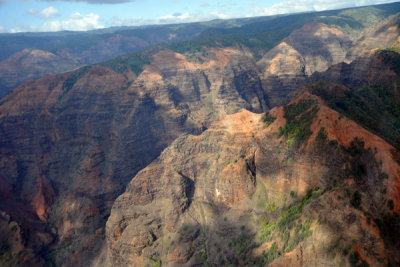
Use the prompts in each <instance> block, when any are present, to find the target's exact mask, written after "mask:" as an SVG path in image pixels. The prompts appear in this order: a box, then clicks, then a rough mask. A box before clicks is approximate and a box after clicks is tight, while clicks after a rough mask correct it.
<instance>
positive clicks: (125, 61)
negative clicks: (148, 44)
mask: <svg viewBox="0 0 400 267" xmlns="http://www.w3.org/2000/svg"><path fill="white" fill-rule="evenodd" d="M159 49H160V46H156V47H153V48H149V49H146V50H144V51H141V52H136V53H131V54H129V55H126V56H122V57H118V58H115V59H112V60H110V61H107V62H104V63H102V64H101V65H103V66H106V67H110V68H111V69H113V70H114V71H116V72H119V73H123V72H126V71H128V69H131V70H132V71H133V72H134V73H136V75H139V74H140V73H141V72H142V71H143V66H144V65H146V64H150V63H151V59H152V57H153V55H154V53H155V52H156V51H159Z"/></svg>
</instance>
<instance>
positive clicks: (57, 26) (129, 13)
mask: <svg viewBox="0 0 400 267" xmlns="http://www.w3.org/2000/svg"><path fill="white" fill-rule="evenodd" d="M389 2H396V1H390V0H389V1H386V0H343V1H332V0H325V1H324V0H264V1H261V0H236V1H233V0H216V1H211V0H186V1H184V0H0V32H21V31H34V32H38V31H39V32H40V31H61V30H78V31H84V30H92V29H99V28H104V27H111V26H121V25H135V26H136V25H147V24H165V23H182V22H192V21H205V20H211V19H216V18H221V19H224V18H238V17H249V16H262V15H274V14H284V13H293V12H304V11H321V10H327V9H336V8H343V7H353V6H363V5H370V4H379V3H389Z"/></svg>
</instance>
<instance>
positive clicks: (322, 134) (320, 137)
mask: <svg viewBox="0 0 400 267" xmlns="http://www.w3.org/2000/svg"><path fill="white" fill-rule="evenodd" d="M327 138H328V135H327V133H326V131H325V128H324V127H321V129H319V131H318V134H317V141H321V142H325V141H326V140H327Z"/></svg>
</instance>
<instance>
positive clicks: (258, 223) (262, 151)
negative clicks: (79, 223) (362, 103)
mask: <svg viewBox="0 0 400 267" xmlns="http://www.w3.org/2000/svg"><path fill="white" fill-rule="evenodd" d="M294 118H296V119H297V120H296V121H293V119H294ZM265 121H267V123H266V122H265ZM297 123H299V124H297ZM267 125H268V126H267ZM308 127H309V128H308ZM305 133H307V134H305ZM394 151H396V150H395V149H394V148H393V147H392V146H390V145H389V144H387V143H385V141H383V140H382V139H381V138H379V137H377V136H374V135H373V134H371V133H369V132H368V131H366V130H365V129H363V128H361V127H360V126H359V125H357V124H356V123H354V122H353V121H350V120H349V119H347V118H345V117H341V116H340V115H339V114H338V113H337V112H335V111H333V110H331V109H330V108H328V107H327V106H325V104H324V102H323V101H322V100H321V99H319V98H318V97H316V96H314V95H311V94H309V93H308V92H306V93H304V94H303V95H301V96H300V97H299V98H298V99H297V100H295V101H294V102H292V103H291V104H289V105H288V106H286V107H285V108H283V107H281V108H275V109H273V110H271V111H270V112H269V113H268V117H265V119H264V120H263V115H258V114H254V113H251V112H249V111H241V112H239V113H237V114H234V115H228V116H226V117H224V118H223V119H221V120H219V121H216V122H215V123H213V124H212V125H211V126H210V128H209V129H207V130H206V131H205V132H204V133H202V134H201V135H199V136H193V135H183V136H180V137H179V138H178V139H176V140H175V141H174V142H173V143H172V144H171V145H170V146H169V147H168V148H167V149H166V150H164V151H163V153H162V154H161V155H160V157H159V158H158V159H157V160H155V161H153V162H152V163H151V164H150V165H149V166H147V167H146V168H145V169H143V170H141V171H140V172H139V173H138V174H137V175H136V177H134V178H133V179H132V181H131V182H130V184H129V185H128V187H127V190H126V191H125V193H124V194H122V195H121V196H120V197H118V199H117V200H116V201H115V203H114V205H113V208H112V211H111V215H110V217H109V220H108V222H107V228H106V236H107V249H108V250H107V253H105V254H104V255H105V257H106V258H105V260H103V263H106V264H105V265H110V266H116V265H118V266H132V265H135V266H136V265H138V266H139V265H146V264H149V263H151V262H153V263H156V262H158V263H160V262H162V264H163V265H164V264H166V265H169V266H194V265H199V264H206V265H210V266H223V265H229V264H234V265H238V264H244V265H258V264H261V265H263V264H266V263H269V264H270V265H271V266H287V265H295V266H310V265H314V264H316V265H318V266H322V265H324V266H336V265H339V264H345V263H346V262H350V263H352V262H363V261H365V262H367V263H369V264H370V265H373V266H376V265H380V264H381V262H383V261H385V260H386V261H391V262H392V263H398V262H399V255H398V251H397V250H396V247H397V246H398V244H397V245H396V243H393V242H392V241H393V240H392V241H391V240H390V237H388V236H386V234H388V233H389V232H390V231H391V233H392V234H395V233H397V232H396V231H398V230H396V228H395V227H394V228H390V227H389V228H387V227H388V225H387V224H386V223H387V222H385V223H383V222H382V218H383V216H388V217H390V218H392V219H393V220H397V222H396V223H398V213H399V211H400V203H399V202H398V200H399V197H400V175H399V174H400V162H399V161H398V159H397V157H396V156H395V154H394V153H397V152H394ZM388 203H391V204H388ZM385 214H387V215H385ZM383 220H385V219H383ZM382 224H384V225H385V226H382ZM389 224H390V223H389ZM389 229H390V230H389ZM393 231H394V232H393ZM349 255H350V256H349ZM342 262H343V263H342Z"/></svg>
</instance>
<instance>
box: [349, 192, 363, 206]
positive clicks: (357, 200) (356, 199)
mask: <svg viewBox="0 0 400 267" xmlns="http://www.w3.org/2000/svg"><path fill="white" fill-rule="evenodd" d="M350 203H351V205H352V206H353V207H354V208H356V209H359V208H360V206H361V194H360V192H358V191H355V192H354V194H353V196H352V198H351V201H350Z"/></svg>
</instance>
